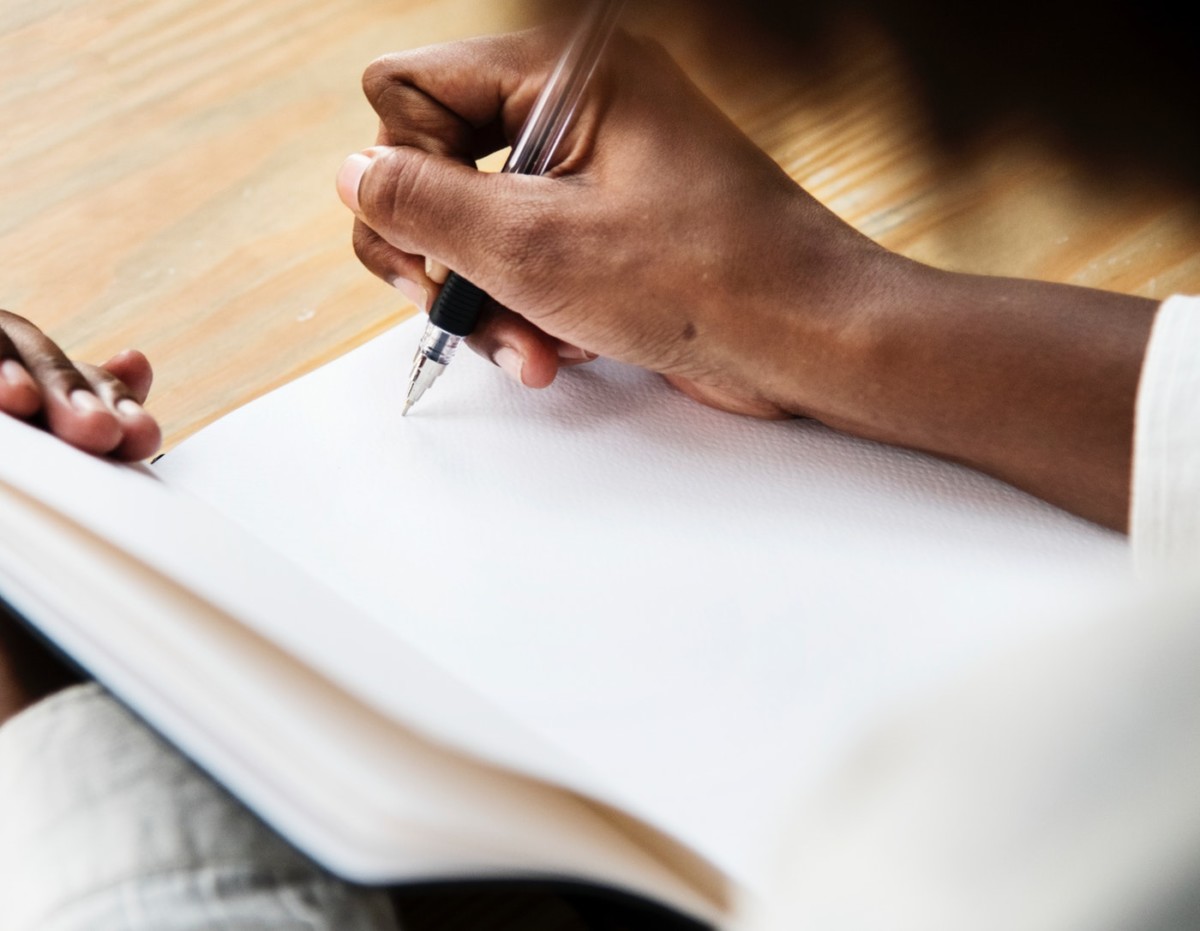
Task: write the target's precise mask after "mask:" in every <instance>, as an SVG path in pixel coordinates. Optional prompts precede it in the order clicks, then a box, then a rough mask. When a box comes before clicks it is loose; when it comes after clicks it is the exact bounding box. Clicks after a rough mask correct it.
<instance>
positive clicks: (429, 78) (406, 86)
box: [363, 29, 561, 161]
mask: <svg viewBox="0 0 1200 931" xmlns="http://www.w3.org/2000/svg"><path fill="white" fill-rule="evenodd" d="M560 43H561V38H560V37H558V38H556V37H555V36H554V34H553V33H552V32H550V31H549V30H545V29H540V30H530V31H527V32H522V33H516V34H513V35H505V36H487V37H483V38H478V39H469V40H467V41H464V42H456V43H453V44H449V45H439V46H427V47H425V48H419V49H414V50H412V51H408V52H400V53H397V54H394V55H385V56H384V57H382V58H379V59H377V60H376V61H374V62H372V63H371V65H370V66H369V67H368V68H367V70H366V72H365V73H364V74H363V91H364V93H365V94H366V95H367V99H368V100H369V101H370V103H371V106H372V107H374V109H375V112H376V113H378V114H379V119H380V121H381V123H382V125H383V127H384V132H385V134H386V136H387V138H385V139H381V141H382V142H384V143H385V144H388V145H410V146H416V147H418V148H421V149H423V150H425V151H427V152H432V153H437V154H441V155H450V156H454V157H458V158H469V159H471V160H472V161H473V160H475V159H477V158H480V157H482V156H483V155H486V154H488V153H490V152H494V151H496V150H497V149H500V148H503V147H504V145H505V144H506V139H511V138H512V137H513V135H515V133H516V132H517V130H518V128H519V127H520V125H521V122H522V121H523V120H524V118H525V115H526V114H527V113H528V111H529V108H530V107H531V106H532V105H533V100H534V98H535V97H536V96H537V90H538V88H540V87H541V85H542V83H544V81H545V77H546V74H547V72H548V71H549V69H550V67H551V66H552V64H553V60H554V55H555V53H556V50H557V48H558V46H559V44H560Z"/></svg>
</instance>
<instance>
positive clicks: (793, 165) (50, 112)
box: [0, 0, 1200, 448]
mask: <svg viewBox="0 0 1200 931" xmlns="http://www.w3.org/2000/svg"><path fill="white" fill-rule="evenodd" d="M529 15H530V14H529V12H528V10H527V9H526V6H525V5H524V4H523V3H521V2H519V0H425V2H416V0H388V2H381V0H287V2H282V0H206V2H201V0H156V2H154V3H146V2H143V0H6V2H5V4H4V5H3V6H2V7H0V128H2V135H0V306H3V307H5V308H7V309H9V310H13V311H16V312H18V313H22V314H24V315H25V316H27V317H29V318H31V319H33V320H34V321H35V322H37V323H38V324H39V325H41V326H42V327H43V328H44V329H46V330H47V331H48V332H49V333H50V334H51V335H52V336H54V337H55V338H56V339H58V340H59V341H60V342H61V343H62V344H63V345H64V346H65V347H66V348H67V349H68V351H69V352H70V353H71V354H72V355H73V356H76V357H78V358H86V359H89V360H93V361H99V360H102V359H103V358H107V356H108V355H110V354H112V353H114V352H116V351H118V350H120V349H122V348H125V347H127V346H136V347H138V348H140V349H142V350H143V351H145V352H146V353H147V355H149V356H150V358H151V360H152V361H153V362H154V364H155V368H156V371H157V381H156V386H155V390H154V392H153V394H152V396H151V403H150V405H149V407H150V409H151V410H152V411H153V412H154V413H155V414H156V415H157V416H158V417H159V418H160V420H161V421H162V423H163V426H164V431H165V435H166V444H167V447H168V448H169V447H170V446H171V445H173V444H174V443H177V442H178V441H179V440H180V439H182V438H183V437H185V436H187V435H188V434H189V433H191V432H193V431H195V430H196V429H198V428H200V427H201V426H203V425H204V424H206V423H208V422H210V421H211V420H213V419H215V418H216V417H218V416H220V415H221V414H223V413H225V412H227V411H229V410H231V409H233V408H234V407H236V406H238V405H240V404H242V403H244V402H246V401H248V400H250V399H252V398H254V397H256V396H257V395H259V394H261V393H263V392H264V391H267V390H269V389H270V388H272V387H274V386H277V385H279V384H282V383H284V382H286V381H288V380H290V379H292V378H294V377H296V376H298V375H300V374H302V373H303V372H305V371H308V370H310V369H311V368H314V367H315V366H317V365H319V364H321V363H323V362H325V361H328V360H330V359H332V358H334V357H336V356H338V355H340V354H341V353H343V352H345V351H346V350H348V349H349V348H352V347H353V346H355V345H358V344H359V343H361V342H363V341H365V340H367V339H369V338H370V337H372V336H373V335H375V334H377V333H379V332H381V331H382V330H384V329H385V328H387V327H390V326H392V325H393V324H395V323H396V322H398V321H399V320H401V319H403V318H404V317H406V316H408V315H409V314H411V313H412V312H413V308H412V306H411V305H409V304H408V303H407V302H406V301H405V300H404V299H403V298H402V297H400V296H399V295H398V294H397V293H396V292H394V291H392V290H391V289H390V288H388V287H387V286H386V285H384V284H383V283H382V282H380V281H378V280H376V279H375V278H373V277H372V276H371V275H370V274H368V273H367V272H366V271H365V270H363V269H362V268H361V267H360V266H359V264H358V262H357V260H356V259H355V257H354V255H353V251H352V249H351V247H350V222H349V215H348V214H347V212H346V211H345V209H344V208H343V207H342V206H341V204H340V203H339V202H338V200H337V197H336V194H335V192H334V188H333V177H334V173H335V172H336V170H337V168H338V166H339V165H340V164H341V161H342V159H343V158H344V157H345V156H346V155H347V154H349V153H350V152H352V151H356V150H358V149H360V148H363V147H365V146H366V145H369V144H370V143H371V142H372V141H373V138H374V133H375V120H374V115H373V113H372V112H371V110H370V108H369V107H368V105H367V103H366V101H365V99H364V98H363V96H362V93H361V90H360V83H359V82H360V76H361V73H362V69H363V68H364V67H365V66H366V65H367V63H368V62H370V61H371V60H372V59H373V58H375V57H376V56H378V55H380V54H383V53H385V52H388V51H393V50H396V49H402V48H409V47H414V46H417V45H423V44H426V43H430V42H437V41H443V40H447V39H452V38H457V37H462V36H468V35H475V34H481V33H487V32H495V31H502V30H505V29H510V28H517V27H519V26H521V25H524V24H525V23H527V22H528V17H529ZM634 26H635V27H636V28H638V29H640V30H641V31H646V32H649V33H651V34H653V35H655V36H656V37H657V38H659V39H660V40H662V41H663V42H664V43H665V44H666V45H667V46H668V48H669V49H670V50H671V51H672V52H673V53H675V54H676V56H677V57H678V58H679V59H680V60H681V61H682V62H683V64H684V65H685V67H687V68H688V70H689V72H691V73H692V74H693V76H694V77H695V79H696V80H697V82H698V83H700V84H701V86H702V87H704V89H705V90H706V91H708V92H709V93H710V94H711V95H712V96H713V97H714V98H715V99H716V101H717V102H718V103H719V104H720V105H721V106H722V107H723V108H724V109H725V111H726V112H727V113H729V114H730V116H731V117H733V119H734V120H735V121H736V122H737V123H738V124H739V125H741V126H742V127H743V128H744V129H745V131H746V132H747V133H749V134H750V136H751V137H752V138H754V139H755V140H756V141H757V142H758V143H759V144H760V145H762V146H763V147H764V148H766V149H767V150H768V151H769V152H770V153H771V154H772V155H773V156H774V157H775V158H776V159H777V160H778V161H779V162H780V163H781V164H782V165H783V166H784V167H785V168H786V169H787V171H788V172H789V173H790V174H791V175H792V176H793V177H795V178H796V179H797V180H798V181H799V182H801V183H802V184H804V185H805V186H806V187H807V188H808V189H809V190H810V191H811V192H812V193H813V194H814V195H815V196H816V197H817V198H818V199H820V200H821V201H823V202H824V203H825V204H827V205H828V206H829V207H830V208H831V209H833V210H834V211H836V212H837V213H838V214H840V215H841V216H842V217H844V218H845V219H846V220H848V221H849V222H851V223H853V224H854V225H855V226H857V227H858V228H859V229H861V230H863V231H864V232H866V233H867V234H868V235H870V236H872V237H874V238H876V239H878V240H879V241H881V242H882V243H884V244H885V245H887V246H889V247H891V248H894V249H897V250H900V251H902V252H904V253H906V254H908V255H911V256H912V257H914V258H917V259H920V260H922V261H926V262H930V263H932V264H936V265H940V266H943V267H949V268H955V269H962V270H971V271H978V272H985V273H993V274H1014V275H1025V276H1033V277H1039V278H1046V279H1051V280H1058V281H1066V282H1072V283H1077V284H1086V285H1091V286H1095V287H1103V288H1111V289H1115V290H1121V291H1129V292H1134V293H1138V294H1143V295H1147V296H1165V295H1167V294H1170V293H1173V292H1176V291H1190V292H1198V291H1200V248H1198V246H1200V222H1198V221H1197V218H1196V217H1195V216H1194V215H1193V214H1191V213H1189V212H1188V211H1187V210H1185V209H1184V208H1183V207H1181V206H1178V205H1176V204H1174V203H1173V202H1172V201H1171V200H1170V199H1169V198H1167V197H1165V196H1164V195H1162V194H1161V193H1159V192H1156V191H1154V190H1152V189H1148V188H1140V189H1136V190H1131V189H1128V188H1122V189H1120V190H1106V189H1104V188H1103V187H1102V186H1098V185H1096V184H1094V183H1093V182H1092V181H1090V180H1088V179H1085V178H1083V177H1081V176H1080V175H1079V173H1078V172H1077V171H1075V170H1073V169H1072V168H1071V167H1070V166H1069V165H1067V164H1065V163H1062V162H1060V161H1058V160H1056V159H1055V158H1053V157H1051V156H1050V155H1048V154H1047V153H1045V152H1041V151H1038V150H1037V149H1036V148H1033V147H1031V146H1028V145H1023V144H1021V143H1019V142H1017V141H1016V139H1015V138H1008V137H1004V136H1000V137H998V138H997V140H996V141H994V143H993V144H992V145H990V146H987V147H985V150H984V151H982V152H981V154H980V157H979V158H978V159H976V160H975V161H973V162H972V163H971V164H970V165H969V166H968V167H967V170H965V171H961V170H959V171H955V172H951V171H950V169H949V167H948V166H947V165H946V164H944V163H943V162H940V161H939V160H938V158H936V157H934V156H933V155H932V154H931V151H930V148H929V146H928V140H927V139H926V136H925V134H924V132H923V130H922V128H921V122H920V120H919V119H917V118H916V114H915V113H914V112H913V110H912V107H911V105H910V104H909V102H908V98H907V95H906V92H905V88H904V81H903V79H902V75H900V74H899V73H898V71H897V68H896V67H895V63H894V61H893V60H892V58H891V56H890V55H889V54H888V52H887V49H886V48H885V47H884V46H883V45H882V44H881V43H879V42H878V41H876V40H874V39H872V38H871V37H869V36H865V37H863V39H862V41H861V43H860V44H859V45H858V46H856V47H855V48H854V50H853V52H852V54H848V55H847V56H846V64H847V67H846V68H845V69H843V72H842V75H841V77H840V78H839V80H838V81H837V82H836V83H835V84H834V85H832V86H823V87H820V88H816V87H807V86H804V85H803V84H802V83H800V82H797V81H796V80H795V79H794V78H792V77H789V76H788V74H787V73H786V72H785V71H783V70H781V69H779V68H775V67H772V66H771V65H770V63H769V61H766V60H756V59H755V57H754V56H747V55H744V54H732V55H728V54H727V55H722V53H721V50H720V48H714V45H713V42H712V41H711V32H710V31H706V30H704V29H702V28H700V27H699V26H698V25H697V24H696V23H693V22H690V21H686V18H685V17H683V14H675V15H669V14H664V13H659V14H656V16H655V17H654V18H645V19H644V20H643V21H641V22H638V23H635V24H634ZM959 167H960V168H961V166H959ZM1080 338H1081V339H1086V334H1080ZM408 361H409V360H408V359H399V360H397V365H398V366H399V367H401V368H402V369H407V365H408Z"/></svg>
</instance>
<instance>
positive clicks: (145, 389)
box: [100, 349, 154, 404]
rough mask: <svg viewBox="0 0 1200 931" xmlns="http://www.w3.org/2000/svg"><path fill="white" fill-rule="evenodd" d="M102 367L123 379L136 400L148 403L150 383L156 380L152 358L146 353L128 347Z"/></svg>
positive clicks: (140, 402)
mask: <svg viewBox="0 0 1200 931" xmlns="http://www.w3.org/2000/svg"><path fill="white" fill-rule="evenodd" d="M100 368H102V369H104V370H106V371H107V372H108V373H109V374H110V375H113V376H114V377H115V378H118V379H120V380H121V381H123V382H124V383H125V387H126V388H128V389H129V393H130V395H131V396H132V397H133V399H134V400H135V401H137V402H138V403H139V404H145V403H146V398H147V397H148V396H149V395H150V385H151V384H152V383H153V382H154V370H153V369H151V368H150V360H149V359H147V358H146V357H145V356H144V355H142V354H141V353H140V352H138V351H137V350H136V349H126V350H125V351H124V352H120V353H118V354H117V355H115V356H113V357H112V358H111V359H109V360H108V361H107V362H105V363H104V364H103V365H101V366H100Z"/></svg>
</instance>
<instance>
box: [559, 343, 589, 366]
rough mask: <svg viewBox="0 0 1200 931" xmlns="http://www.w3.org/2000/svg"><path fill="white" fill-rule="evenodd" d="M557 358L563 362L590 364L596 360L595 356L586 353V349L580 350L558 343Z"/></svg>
mask: <svg viewBox="0 0 1200 931" xmlns="http://www.w3.org/2000/svg"><path fill="white" fill-rule="evenodd" d="M558 357H559V358H560V359H562V361H563V362H590V361H591V360H592V359H594V358H596V354H595V353H594V352H588V351H587V350H586V349H580V348H579V347H578V346H572V345H571V344H570V343H559V344H558Z"/></svg>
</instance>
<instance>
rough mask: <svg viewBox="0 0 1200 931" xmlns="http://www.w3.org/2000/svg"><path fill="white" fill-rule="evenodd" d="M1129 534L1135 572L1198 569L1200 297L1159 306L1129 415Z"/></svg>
mask: <svg viewBox="0 0 1200 931" xmlns="http://www.w3.org/2000/svg"><path fill="white" fill-rule="evenodd" d="M1129 535H1130V540H1131V543H1132V546H1133V557H1134V562H1135V564H1136V565H1137V568H1138V570H1139V572H1142V573H1148V574H1155V575H1157V574H1159V573H1162V572H1164V571H1167V572H1188V571H1189V570H1191V571H1192V572H1195V571H1196V570H1200V296H1197V297H1184V296H1177V297H1171V298H1168V299H1167V300H1166V301H1164V302H1163V304H1162V306H1161V307H1160V308H1159V311H1158V316H1157V318H1156V319H1155V321H1154V329H1153V331H1152V332H1151V334H1150V344H1149V346H1148V347H1147V350H1146V361H1145V362H1144V363H1143V366H1142V377H1141V384H1140V386H1139V388H1138V397H1137V408H1136V414H1135V418H1134V438H1133V488H1132V496H1131V502H1130V514H1129Z"/></svg>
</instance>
